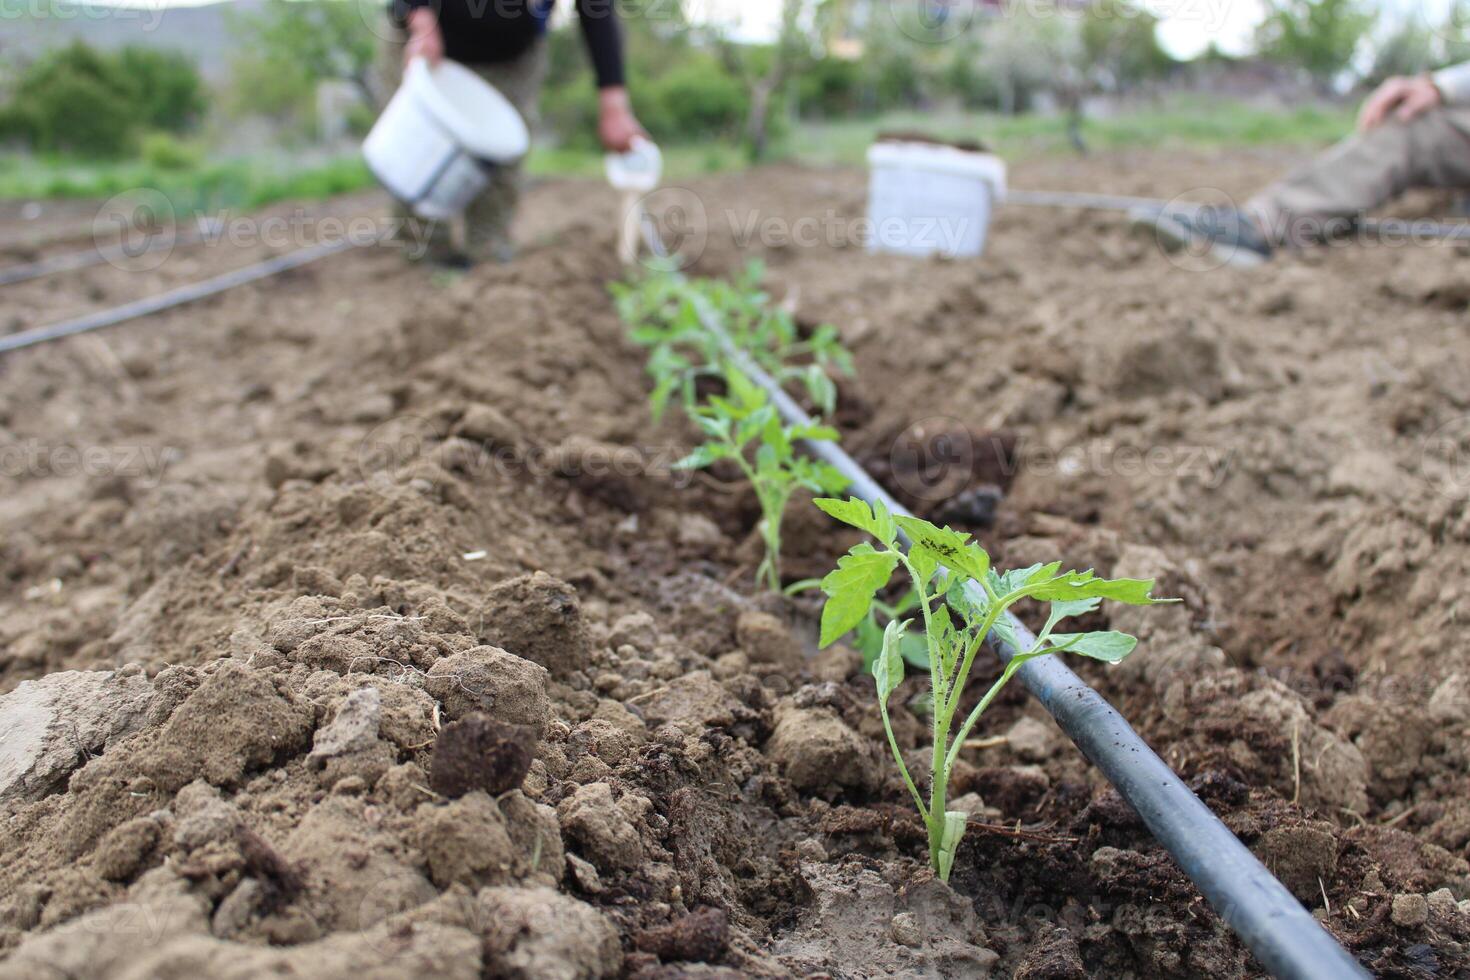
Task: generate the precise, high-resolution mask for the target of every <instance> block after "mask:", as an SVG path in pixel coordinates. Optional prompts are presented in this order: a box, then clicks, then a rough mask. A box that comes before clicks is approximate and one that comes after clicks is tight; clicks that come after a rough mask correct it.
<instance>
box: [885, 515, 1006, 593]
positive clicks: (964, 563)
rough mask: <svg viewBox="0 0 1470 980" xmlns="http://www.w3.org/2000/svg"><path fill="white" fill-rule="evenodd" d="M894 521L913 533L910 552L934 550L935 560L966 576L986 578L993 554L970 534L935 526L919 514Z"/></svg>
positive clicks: (906, 531) (932, 551) (910, 534)
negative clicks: (973, 541) (980, 545)
mask: <svg viewBox="0 0 1470 980" xmlns="http://www.w3.org/2000/svg"><path fill="white" fill-rule="evenodd" d="M894 521H895V522H896V523H897V524H898V526H899V527H901V528H903V531H904V533H905V534H907V535H908V536H909V541H910V542H911V544H910V547H909V553H910V555H912V554H913V552H914V551H915V550H924V551H928V552H931V553H932V554H933V556H934V560H935V561H937V562H938V563H939V564H941V565H943V566H944V567H945V568H948V569H950V570H951V571H954V572H957V573H959V574H960V575H963V576H964V577H965V578H974V579H983V578H984V577H985V573H986V572H987V571H989V569H990V556H989V555H987V554H986V553H985V551H984V549H982V548H980V547H979V546H978V545H976V544H973V543H972V542H971V541H970V536H969V535H968V534H963V533H961V532H959V531H956V530H954V529H952V528H948V527H935V526H934V525H933V524H930V523H929V522H928V521H925V520H920V519H919V518H917V517H896V518H894Z"/></svg>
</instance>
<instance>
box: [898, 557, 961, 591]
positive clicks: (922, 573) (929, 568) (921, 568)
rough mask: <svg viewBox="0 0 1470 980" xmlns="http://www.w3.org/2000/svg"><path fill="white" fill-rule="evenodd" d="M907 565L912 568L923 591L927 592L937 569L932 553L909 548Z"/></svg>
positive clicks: (936, 562)
mask: <svg viewBox="0 0 1470 980" xmlns="http://www.w3.org/2000/svg"><path fill="white" fill-rule="evenodd" d="M909 564H910V565H912V566H914V577H915V578H917V579H918V580H919V581H920V582H922V583H923V584H924V589H925V591H928V588H929V583H930V582H931V581H933V579H934V571H935V569H937V568H938V567H939V562H938V560H937V559H936V558H935V557H934V552H932V551H930V550H929V549H928V548H910V549H909ZM956 578H958V576H956Z"/></svg>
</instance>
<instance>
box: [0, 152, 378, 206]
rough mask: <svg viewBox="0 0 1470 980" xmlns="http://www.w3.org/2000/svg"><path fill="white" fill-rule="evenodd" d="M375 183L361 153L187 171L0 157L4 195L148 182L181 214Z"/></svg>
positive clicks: (91, 192) (320, 195)
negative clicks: (292, 163) (308, 162)
mask: <svg viewBox="0 0 1470 980" xmlns="http://www.w3.org/2000/svg"><path fill="white" fill-rule="evenodd" d="M372 182H373V179H372V175H371V174H370V173H368V170H367V167H366V166H365V165H364V164H363V162H362V161H361V160H360V159H358V158H357V157H355V156H354V157H344V158H340V159H336V160H330V161H327V162H325V163H323V164H319V165H315V166H308V167H302V168H298V169H292V168H288V167H284V166H281V165H280V164H267V163H263V162H262V161H259V160H226V161H220V162H210V163H204V164H200V165H199V166H197V167H190V168H187V169H181V170H174V169H160V168H158V167H154V166H150V165H148V164H146V163H142V162H139V161H119V162H108V161H77V160H69V159H64V158H25V157H13V156H12V157H0V200H6V199H23V200H24V199H36V198H67V197H70V198H106V197H111V196H112V195H114V194H121V193H123V192H125V191H129V190H134V189H136V188H139V187H148V188H152V189H155V190H158V191H160V192H161V193H162V194H163V195H164V196H166V197H167V198H169V200H170V201H172V202H173V205H174V207H175V209H176V210H178V211H179V212H180V213H185V212H190V211H214V210H220V209H227V208H257V207H262V206H263V205H266V204H270V203H272V202H274V201H282V200H296V199H305V200H321V199H324V198H328V197H332V196H333V195H336V194H342V193H346V192H348V191H353V190H358V189H360V188H363V187H367V186H369V185H371V184H372Z"/></svg>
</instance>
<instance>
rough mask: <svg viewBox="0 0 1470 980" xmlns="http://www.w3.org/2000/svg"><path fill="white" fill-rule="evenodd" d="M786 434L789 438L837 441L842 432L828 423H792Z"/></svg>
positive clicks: (811, 440)
mask: <svg viewBox="0 0 1470 980" xmlns="http://www.w3.org/2000/svg"><path fill="white" fill-rule="evenodd" d="M787 436H788V437H789V438H791V439H793V440H794V439H805V440H806V441H808V442H837V441H838V440H839V439H841V438H842V433H840V432H838V431H837V430H836V429H834V428H832V426H830V425H793V426H792V427H791V429H790V431H789V432H787Z"/></svg>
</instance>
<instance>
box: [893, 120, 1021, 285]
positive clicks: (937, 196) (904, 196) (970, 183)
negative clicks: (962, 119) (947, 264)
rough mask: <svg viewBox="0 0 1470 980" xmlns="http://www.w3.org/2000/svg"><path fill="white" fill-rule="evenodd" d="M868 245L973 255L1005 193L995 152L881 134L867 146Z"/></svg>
mask: <svg viewBox="0 0 1470 980" xmlns="http://www.w3.org/2000/svg"><path fill="white" fill-rule="evenodd" d="M868 168H869V176H868V220H869V222H870V223H871V225H872V237H871V238H870V239H869V241H868V251H870V252H893V253H897V254H899V255H919V256H922V255H944V256H949V257H968V256H976V255H979V254H980V253H981V252H983V251H984V250H985V236H986V233H987V231H988V230H989V228H990V215H991V212H992V211H993V210H994V208H995V205H996V204H997V203H998V202H999V201H1000V200H1001V199H1003V198H1004V197H1005V189H1006V165H1005V163H1004V162H1003V161H1002V160H1001V159H1000V158H999V157H997V156H994V155H993V154H990V153H982V152H978V151H975V150H964V149H960V148H959V147H955V146H948V145H944V144H938V143H919V142H907V141H886V140H885V141H882V142H878V143H874V144H873V145H872V146H871V147H869V148H868Z"/></svg>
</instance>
